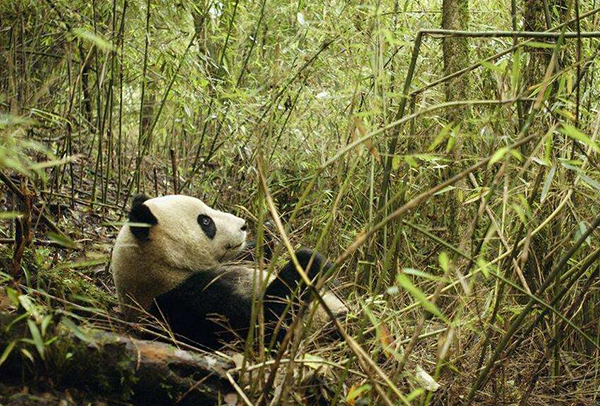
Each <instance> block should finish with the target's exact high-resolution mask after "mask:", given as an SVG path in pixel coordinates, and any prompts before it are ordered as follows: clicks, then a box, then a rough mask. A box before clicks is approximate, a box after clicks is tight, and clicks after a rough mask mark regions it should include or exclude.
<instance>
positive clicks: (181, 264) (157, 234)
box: [126, 195, 247, 272]
mask: <svg viewBox="0 0 600 406" xmlns="http://www.w3.org/2000/svg"><path fill="white" fill-rule="evenodd" d="M129 221H130V224H129V225H127V226H126V227H128V228H129V232H130V233H131V235H132V236H133V239H134V240H135V241H136V242H137V244H136V245H137V247H138V253H139V254H140V255H141V256H145V257H146V259H149V258H151V259H152V261H156V262H157V263H161V264H162V265H164V266H169V267H173V268H175V269H179V270H188V271H191V272H195V271H198V270H202V269H203V268H204V269H206V268H210V267H214V266H217V265H218V264H220V263H223V262H225V261H228V260H231V259H233V258H234V257H235V256H236V255H237V254H238V253H239V252H240V251H241V250H242V249H243V248H244V246H245V244H246V229H247V226H246V221H245V220H243V219H241V218H239V217H236V216H234V215H233V214H229V213H224V212H222V211H218V210H214V209H211V208H210V207H208V206H207V205H206V204H204V203H203V202H202V201H201V200H199V199H196V198H194V197H190V196H183V195H172V196H163V197H157V198H153V199H149V198H148V197H146V196H144V195H138V196H136V197H135V198H134V200H133V204H132V207H131V211H130V213H129Z"/></svg>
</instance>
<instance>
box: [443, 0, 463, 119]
mask: <svg viewBox="0 0 600 406" xmlns="http://www.w3.org/2000/svg"><path fill="white" fill-rule="evenodd" d="M468 25H469V1H468V0H444V1H443V4H442V28H443V29H446V30H466V29H467V27H468ZM442 48H443V52H444V75H450V74H451V73H454V72H456V71H458V70H461V69H463V68H466V67H467V66H469V43H468V39H467V38H449V37H446V38H444V40H443V42H442ZM468 94H469V81H468V76H467V75H462V76H460V77H457V78H454V79H451V80H449V81H447V82H446V101H454V100H467V99H468ZM465 113H466V109H465V108H464V107H454V108H451V109H448V110H447V113H446V118H447V120H448V122H449V123H454V124H457V123H461V122H463V121H464V118H465V117H464V114H465Z"/></svg>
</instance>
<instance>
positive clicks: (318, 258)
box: [296, 248, 332, 280]
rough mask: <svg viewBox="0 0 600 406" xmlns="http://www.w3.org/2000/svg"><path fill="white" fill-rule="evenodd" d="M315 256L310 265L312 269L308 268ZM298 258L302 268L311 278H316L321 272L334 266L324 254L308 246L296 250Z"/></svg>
mask: <svg viewBox="0 0 600 406" xmlns="http://www.w3.org/2000/svg"><path fill="white" fill-rule="evenodd" d="M313 256H314V259H313V261H312V264H311V265H310V269H308V265H309V262H310V259H311V258H312V257H313ZM296 258H297V259H298V262H299V263H300V265H301V266H302V268H303V269H304V270H305V271H306V272H307V274H308V277H309V278H310V279H311V280H312V279H314V278H315V277H316V276H317V275H318V274H319V273H320V272H321V273H325V272H327V271H328V270H329V269H330V268H331V267H332V265H331V263H330V262H328V261H327V260H326V259H325V258H324V257H323V255H321V254H319V253H318V252H317V251H314V250H311V249H308V248H302V249H300V250H298V251H296Z"/></svg>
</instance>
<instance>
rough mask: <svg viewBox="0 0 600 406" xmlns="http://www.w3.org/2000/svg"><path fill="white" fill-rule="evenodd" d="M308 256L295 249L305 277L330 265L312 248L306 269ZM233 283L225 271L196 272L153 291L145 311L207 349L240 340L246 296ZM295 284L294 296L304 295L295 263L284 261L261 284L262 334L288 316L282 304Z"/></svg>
mask: <svg viewBox="0 0 600 406" xmlns="http://www.w3.org/2000/svg"><path fill="white" fill-rule="evenodd" d="M312 256H313V251H311V250H308V249H302V250H299V251H297V252H296V258H297V259H298V262H299V263H300V265H301V266H302V268H303V269H304V270H306V271H307V274H308V276H309V278H311V279H314V278H315V277H316V276H317V275H318V273H319V272H320V271H326V270H327V269H329V268H330V266H331V265H330V264H329V263H327V262H326V261H325V260H324V258H323V257H322V256H321V255H320V254H319V253H315V254H314V256H315V258H314V259H313V261H312V264H311V266H310V268H308V265H309V261H310V259H311V257H312ZM234 283H236V280H234V279H232V278H228V275H227V271H225V272H223V270H221V269H217V270H207V271H205V272H197V273H195V274H193V275H191V276H190V277H189V278H187V279H186V280H185V281H184V282H183V283H182V284H181V285H179V286H178V287H176V288H175V289H172V290H170V291H169V292H166V293H163V294H162V295H159V296H158V297H157V298H156V299H155V303H154V305H153V306H152V310H151V312H152V313H153V314H154V315H155V316H156V317H159V318H164V319H166V321H167V322H168V324H169V326H170V327H171V329H172V330H173V331H174V332H175V333H176V334H179V335H181V336H182V337H185V338H186V339H188V340H191V341H193V342H195V343H199V344H202V345H204V346H206V347H209V348H218V347H220V345H221V344H220V343H222V342H232V341H234V340H235V339H236V338H237V339H239V338H241V339H245V337H246V335H247V333H248V329H249V327H250V320H251V310H252V297H249V296H247V295H239V294H235V293H233V292H235V286H233V285H232V284H234ZM299 284H300V285H301V286H300V292H299V294H297V296H296V297H299V299H302V300H307V299H308V296H309V295H308V293H309V292H308V290H307V289H306V285H304V283H302V282H301V279H300V277H299V274H298V272H297V270H296V267H295V266H294V264H293V263H292V262H291V261H289V262H288V263H287V264H286V265H285V266H284V267H283V268H282V269H281V270H280V271H279V273H278V275H277V278H276V279H275V280H273V281H272V282H271V283H270V284H269V286H268V287H267V290H266V292H265V301H264V320H265V327H266V331H265V333H266V336H267V337H266V338H267V339H269V338H270V337H271V334H272V330H273V328H274V326H275V325H276V322H277V321H278V320H279V319H280V318H281V317H283V318H284V321H289V318H290V315H291V314H292V313H291V312H290V311H288V312H285V311H286V309H287V308H288V303H287V298H288V297H291V296H292V294H293V293H295V291H296V290H297V288H298V285H299ZM296 293H298V292H296ZM297 302H298V300H296V303H297ZM221 318H224V320H223V319H221ZM283 332H284V330H280V333H279V334H278V336H277V337H276V339H277V341H279V340H281V339H282V338H283Z"/></svg>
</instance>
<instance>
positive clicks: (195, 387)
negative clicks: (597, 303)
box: [0, 314, 235, 405]
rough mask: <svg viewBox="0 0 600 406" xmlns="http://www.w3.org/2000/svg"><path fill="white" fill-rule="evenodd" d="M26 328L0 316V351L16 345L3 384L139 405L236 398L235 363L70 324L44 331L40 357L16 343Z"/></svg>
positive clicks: (0, 371) (1, 372)
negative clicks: (75, 391) (228, 373)
mask: <svg viewBox="0 0 600 406" xmlns="http://www.w3.org/2000/svg"><path fill="white" fill-rule="evenodd" d="M27 326H28V324H27V323H26V322H25V321H24V320H21V321H18V322H15V317H14V316H8V315H4V314H0V348H2V349H4V348H6V347H7V346H9V345H14V343H16V346H15V347H14V348H13V350H12V351H11V352H10V355H9V357H8V358H7V359H6V360H5V362H4V363H3V365H2V366H1V367H0V381H2V382H3V383H5V384H8V383H9V382H12V383H13V384H20V385H22V384H24V383H29V382H32V383H35V382H37V383H38V384H40V385H43V387H44V388H46V387H47V386H48V383H52V385H53V386H56V387H59V388H65V387H74V388H78V389H85V390H87V391H90V392H91V393H92V394H93V395H100V396H102V397H108V398H111V399H113V400H116V399H119V400H122V401H125V402H127V401H133V402H134V403H136V404H144V405H172V404H177V405H215V404H220V403H222V402H223V399H224V397H226V396H227V397H228V398H231V397H232V396H233V398H234V399H235V395H234V394H235V392H234V389H233V388H232V387H231V384H230V383H229V380H228V379H227V376H226V371H227V370H228V369H231V368H232V367H233V366H234V365H233V364H230V363H229V362H227V361H224V360H223V359H222V358H219V357H217V356H216V355H214V356H213V355H204V354H199V353H195V352H190V351H183V350H180V349H178V348H176V347H174V346H172V345H170V344H166V343H161V342H156V341H146V340H138V339H134V338H130V337H127V336H120V335H117V334H113V333H108V332H104V331H94V330H86V329H83V328H77V327H75V326H74V325H73V323H72V322H71V323H60V324H59V325H58V327H57V328H56V329H51V328H50V329H48V330H49V331H47V332H46V336H48V337H49V336H52V337H53V341H52V343H50V344H49V343H46V344H43V347H44V352H43V359H42V357H41V356H40V355H39V354H38V353H39V350H37V351H36V347H35V346H33V345H27V344H26V343H23V342H21V341H20V339H21V338H22V337H28V336H30V335H31V334H30V333H29V331H28V329H27ZM49 333H51V335H50V334H49ZM21 349H25V350H26V351H27V353H28V354H31V358H29V357H26V356H24V355H23V352H22V351H20V350H21ZM40 382H45V383H44V384H42V383H40Z"/></svg>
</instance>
